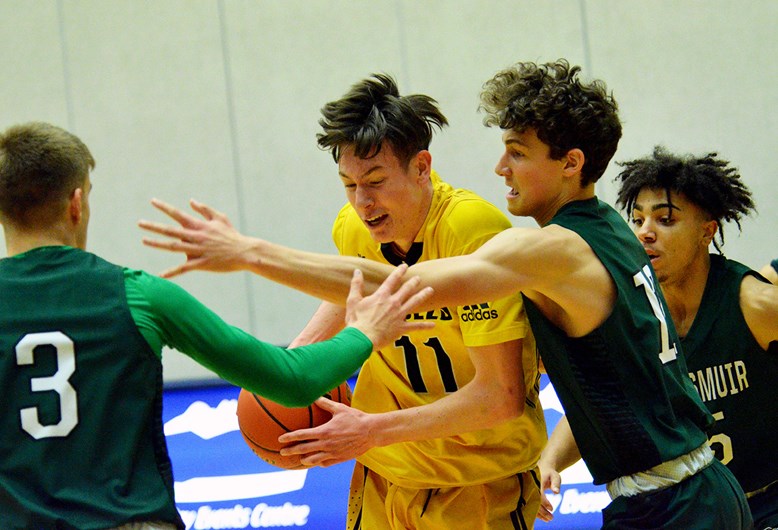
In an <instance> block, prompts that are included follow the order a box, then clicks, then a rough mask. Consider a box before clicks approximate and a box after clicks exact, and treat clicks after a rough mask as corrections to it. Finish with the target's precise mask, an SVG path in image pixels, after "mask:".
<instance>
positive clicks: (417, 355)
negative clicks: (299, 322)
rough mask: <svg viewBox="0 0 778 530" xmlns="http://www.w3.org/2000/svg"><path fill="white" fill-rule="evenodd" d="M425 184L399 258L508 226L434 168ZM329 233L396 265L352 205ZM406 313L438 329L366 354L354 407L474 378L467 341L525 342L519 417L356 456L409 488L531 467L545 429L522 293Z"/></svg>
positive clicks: (420, 396) (450, 248)
mask: <svg viewBox="0 0 778 530" xmlns="http://www.w3.org/2000/svg"><path fill="white" fill-rule="evenodd" d="M432 183H433V188H434V192H433V198H432V204H431V206H430V210H429V213H428V214H427V218H426V220H425V222H424V225H423V226H422V227H421V229H420V230H419V233H418V235H417V236H416V240H415V242H414V244H413V246H412V248H411V249H410V251H409V252H408V253H407V256H406V258H405V261H406V262H408V263H409V264H413V263H416V262H419V261H426V260H431V259H436V258H443V257H448V256H456V255H462V254H469V253H471V252H473V251H474V250H476V249H477V248H478V247H480V246H481V245H483V244H484V243H485V242H486V241H487V240H489V239H490V238H491V237H493V236H494V235H495V234H497V233H499V232H501V231H502V230H505V229H506V228H509V227H510V226H511V224H510V221H508V219H507V218H506V217H505V215H503V214H502V213H501V212H500V211H499V210H498V209H497V208H496V207H495V206H494V205H492V204H491V203H489V202H488V201H486V200H485V199H483V198H481V197H479V196H478V195H476V194H475V193H473V192H471V191H468V190H463V189H455V188H453V187H452V186H451V185H449V184H447V183H445V182H442V181H441V180H440V177H438V175H437V174H436V173H435V172H434V171H433V172H432ZM332 234H333V239H334V241H335V244H336V246H337V247H338V250H339V252H340V253H341V254H342V255H347V256H358V257H362V258H365V259H370V260H374V261H378V262H382V263H391V264H393V265H399V263H400V262H399V258H397V257H396V256H395V255H393V254H392V253H391V252H390V251H388V246H387V245H383V247H384V248H382V245H381V244H380V243H377V242H376V241H375V240H373V238H372V237H371V235H370V233H369V231H368V230H367V228H366V227H365V226H364V224H363V222H362V221H361V220H360V218H359V216H358V215H357V213H356V212H355V211H354V209H353V208H352V207H351V205H350V204H346V205H345V206H344V207H343V208H342V209H341V211H340V213H339V214H338V217H337V219H336V221H335V223H334V226H333V230H332ZM408 318H413V319H425V320H432V321H434V322H435V324H436V325H435V327H434V328H432V329H429V330H422V331H416V332H413V333H410V334H408V335H406V336H402V337H399V338H398V339H397V340H396V341H395V342H394V343H393V346H390V347H386V348H384V349H382V350H380V351H376V352H373V354H372V355H371V356H370V358H369V359H368V360H367V361H366V362H365V363H364V365H363V366H362V368H361V370H360V373H359V376H358V378H357V383H356V388H355V390H354V396H353V400H352V406H354V407H356V408H358V409H360V410H363V411H365V412H370V413H379V412H388V411H392V410H399V409H407V408H411V407H418V406H421V405H426V404H428V403H432V402H434V401H436V400H438V399H440V398H442V397H445V396H446V395H447V394H448V393H451V392H455V391H456V390H457V389H458V388H461V387H462V386H464V385H465V384H467V383H468V382H469V381H470V380H471V379H472V378H473V377H474V375H475V368H474V366H473V364H472V362H471V360H470V354H469V352H468V347H477V346H487V345H491V344H499V343H502V342H506V341H510V340H515V339H523V352H522V362H523V366H524V384H525V387H526V403H525V408H524V414H523V415H522V416H520V417H518V418H515V419H513V420H510V421H507V422H504V423H502V424H500V425H498V426H496V427H493V428H490V429H483V430H479V431H472V432H468V433H463V434H460V435H457V436H450V437H447V438H437V439H431V440H422V441H417V442H402V443H396V444H392V445H388V446H385V447H375V448H373V449H370V450H369V451H367V452H366V453H364V454H363V455H361V456H360V457H359V458H358V459H357V460H359V461H360V462H361V463H362V464H363V465H364V466H366V467H367V468H369V469H371V470H373V471H375V472H376V473H378V474H380V475H381V476H383V477H385V478H386V479H388V480H389V481H391V482H392V483H394V484H397V485H399V486H403V487H411V488H436V487H449V486H467V485H473V484H481V483H486V482H491V481H493V480H498V479H501V478H504V477H506V476H510V475H513V474H516V473H521V472H524V471H527V470H528V469H532V468H533V467H534V466H535V465H536V463H537V461H538V459H539V456H540V452H541V450H542V449H543V447H544V445H545V443H546V425H545V420H544V417H543V410H542V407H541V406H540V401H539V399H538V392H539V380H540V375H539V372H538V354H537V349H536V347H535V340H534V337H533V335H532V333H531V330H530V328H529V323H528V321H527V318H526V315H525V314H524V307H523V305H522V300H521V296H520V295H519V294H518V293H517V294H516V295H513V296H510V297H507V298H503V299H500V300H494V301H488V302H486V301H482V300H473V303H472V304H469V305H465V306H460V307H451V308H447V307H444V308H441V309H436V310H433V311H428V312H424V313H414V314H411V315H409V317H408Z"/></svg>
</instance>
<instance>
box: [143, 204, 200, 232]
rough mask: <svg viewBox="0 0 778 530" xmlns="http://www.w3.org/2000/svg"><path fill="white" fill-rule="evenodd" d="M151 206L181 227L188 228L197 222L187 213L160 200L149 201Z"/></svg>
mask: <svg viewBox="0 0 778 530" xmlns="http://www.w3.org/2000/svg"><path fill="white" fill-rule="evenodd" d="M151 205H152V206H154V208H156V209H157V210H159V211H161V212H162V213H164V214H166V215H168V216H169V217H171V218H172V219H173V220H175V221H177V222H178V223H179V224H181V225H183V226H189V225H192V224H194V223H196V222H197V219H196V218H194V217H192V216H191V215H189V214H188V213H186V212H184V211H183V210H180V209H179V208H176V207H175V206H173V205H172V204H169V203H166V202H165V201H162V200H160V199H157V198H153V199H151Z"/></svg>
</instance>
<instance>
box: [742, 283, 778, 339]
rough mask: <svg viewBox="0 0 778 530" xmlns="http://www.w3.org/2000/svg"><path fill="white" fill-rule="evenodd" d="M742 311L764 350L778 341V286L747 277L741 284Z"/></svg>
mask: <svg viewBox="0 0 778 530" xmlns="http://www.w3.org/2000/svg"><path fill="white" fill-rule="evenodd" d="M740 309H741V310H742V311H743V317H744V318H745V320H746V324H747V325H748V328H749V329H750V330H751V332H752V333H753V334H754V337H755V338H756V340H757V342H759V344H760V345H761V346H762V347H763V348H764V349H767V346H768V345H769V343H770V342H773V341H775V340H778V286H775V285H773V284H771V283H767V282H765V281H763V280H761V279H760V278H758V277H756V276H754V275H751V274H749V275H746V276H745V277H743V281H742V282H741V283H740Z"/></svg>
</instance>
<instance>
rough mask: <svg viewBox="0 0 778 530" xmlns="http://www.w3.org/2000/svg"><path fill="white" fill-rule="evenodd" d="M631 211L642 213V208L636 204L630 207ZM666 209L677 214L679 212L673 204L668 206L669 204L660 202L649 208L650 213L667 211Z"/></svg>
mask: <svg viewBox="0 0 778 530" xmlns="http://www.w3.org/2000/svg"><path fill="white" fill-rule="evenodd" d="M632 209H633V210H640V211H641V212H642V211H643V207H642V206H641V205H640V204H639V203H637V202H636V203H635V204H634V205H633V206H632ZM667 209H673V210H678V211H679V212H680V211H681V209H680V208H679V207H677V206H676V205H675V204H670V203H669V202H660V203H659V204H655V205H653V206H652V207H651V211H652V212H655V211H657V210H667Z"/></svg>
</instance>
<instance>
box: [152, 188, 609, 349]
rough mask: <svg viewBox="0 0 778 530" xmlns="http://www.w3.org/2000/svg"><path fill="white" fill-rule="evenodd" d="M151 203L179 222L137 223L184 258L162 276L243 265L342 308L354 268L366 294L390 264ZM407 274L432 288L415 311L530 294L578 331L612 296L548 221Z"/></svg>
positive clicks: (573, 242) (570, 237)
mask: <svg viewBox="0 0 778 530" xmlns="http://www.w3.org/2000/svg"><path fill="white" fill-rule="evenodd" d="M152 203H153V204H154V206H155V207H157V208H158V209H160V210H161V211H163V212H164V213H166V214H167V215H169V216H170V217H171V218H172V219H174V220H175V221H177V222H178V223H179V225H180V226H171V225H166V224H163V223H155V222H150V221H140V223H139V224H140V226H141V227H142V228H144V229H146V230H149V231H151V232H154V233H156V234H160V235H163V236H168V237H170V238H172V239H170V240H158V239H149V238H145V239H144V244H146V245H148V246H151V247H155V248H159V249H163V250H168V251H172V252H182V253H184V254H186V256H187V259H186V262H184V263H183V264H181V265H179V266H177V267H174V268H172V269H169V270H168V271H166V272H165V273H163V275H165V276H167V277H170V276H174V275H176V274H181V273H183V272H186V271H190V270H209V271H219V272H226V271H236V270H248V271H252V272H254V273H256V274H258V275H260V276H263V277H265V278H267V279H269V280H272V281H275V282H277V283H281V284H283V285H286V286H288V287H292V288H294V289H297V290H299V291H302V292H305V293H307V294H310V295H312V296H315V297H317V298H321V299H323V300H326V301H329V302H333V303H336V304H340V305H343V303H344V301H345V299H346V296H347V294H348V289H349V285H350V282H351V276H352V274H353V272H354V269H357V268H358V269H360V270H361V271H362V272H363V273H364V289H365V292H367V293H371V292H373V291H374V290H375V289H377V288H378V286H379V285H380V284H381V282H383V281H384V280H385V279H386V277H387V276H388V275H389V274H390V273H391V271H392V269H393V267H392V266H390V265H386V264H383V263H378V262H376V261H372V260H365V259H361V258H353V257H348V256H336V255H328V254H317V253H314V252H305V251H301V250H295V249H292V248H289V247H284V246H282V245H277V244H275V243H271V242H269V241H265V240H262V239H258V238H253V237H248V236H244V235H242V234H240V233H239V232H238V231H237V230H236V229H235V228H234V227H233V226H232V224H231V223H230V222H229V219H227V217H226V216H225V215H224V214H222V213H220V212H217V211H216V210H214V209H212V208H210V207H208V206H206V205H204V204H202V203H199V202H196V201H192V202H191V206H192V208H193V209H194V210H195V211H196V212H197V213H199V214H200V215H201V217H194V216H192V215H189V214H186V213H184V212H182V211H181V210H179V209H178V208H175V207H173V206H171V205H169V204H166V203H164V202H162V201H158V200H154V201H152ZM410 273H411V274H412V275H413V276H418V277H419V278H420V279H421V282H422V285H425V286H431V287H432V288H433V289H434V292H433V294H432V295H431V296H430V297H429V298H428V299H427V300H426V302H424V303H423V304H422V305H421V306H420V307H419V309H420V310H424V309H434V308H438V307H453V306H457V305H467V304H473V303H480V302H483V301H486V300H496V299H499V298H503V297H506V296H509V295H512V294H515V293H516V292H518V291H523V292H526V291H535V292H536V293H540V294H541V295H542V297H544V298H547V299H549V300H551V301H552V303H551V304H550V306H551V307H552V310H553V311H554V313H556V314H558V321H559V322H558V325H561V326H562V327H563V329H565V331H567V332H568V333H569V334H571V335H576V336H578V335H582V334H585V333H588V332H589V331H591V330H592V329H593V327H594V326H596V325H599V324H600V323H601V322H602V320H603V319H604V318H605V317H607V315H608V314H610V312H611V310H612V307H613V300H614V299H615V284H614V283H613V280H612V279H611V277H610V275H609V274H608V272H607V270H606V269H605V267H604V266H603V265H602V263H601V262H600V261H599V259H598V258H597V257H596V255H595V254H594V252H593V251H592V250H591V248H590V247H589V246H588V245H587V244H586V243H585V242H584V240H583V239H582V238H581V237H580V236H578V235H577V234H575V233H574V232H571V231H569V230H566V229H564V228H561V227H558V226H553V225H552V226H547V227H545V228H542V229H530V228H509V229H507V230H504V231H503V232H500V233H499V234H497V235H495V236H494V237H493V238H492V239H490V240H489V241H487V242H486V243H485V244H484V245H483V246H481V247H480V248H478V250H476V251H474V252H473V253H472V254H466V255H462V256H455V257H449V258H442V259H435V260H430V261H424V262H421V263H417V264H416V265H413V266H412V267H411V269H410ZM560 309H561V311H560Z"/></svg>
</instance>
